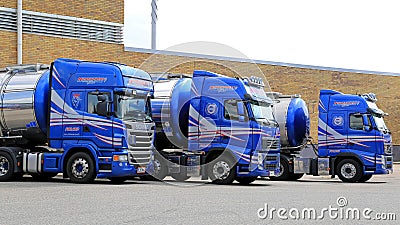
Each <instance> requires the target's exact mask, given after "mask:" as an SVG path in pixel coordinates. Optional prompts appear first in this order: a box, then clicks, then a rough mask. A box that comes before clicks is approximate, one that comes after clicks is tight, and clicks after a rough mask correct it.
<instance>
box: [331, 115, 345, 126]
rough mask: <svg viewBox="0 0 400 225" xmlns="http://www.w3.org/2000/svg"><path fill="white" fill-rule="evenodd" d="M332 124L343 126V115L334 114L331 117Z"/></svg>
mask: <svg viewBox="0 0 400 225" xmlns="http://www.w3.org/2000/svg"><path fill="white" fill-rule="evenodd" d="M332 122H333V125H335V126H343V117H341V116H335V117H333V121H332Z"/></svg>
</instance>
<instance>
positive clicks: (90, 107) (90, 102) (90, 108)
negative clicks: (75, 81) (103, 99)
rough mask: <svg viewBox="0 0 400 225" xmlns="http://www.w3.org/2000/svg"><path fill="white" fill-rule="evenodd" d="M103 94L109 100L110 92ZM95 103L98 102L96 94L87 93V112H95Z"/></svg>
mask: <svg viewBox="0 0 400 225" xmlns="http://www.w3.org/2000/svg"><path fill="white" fill-rule="evenodd" d="M104 94H105V95H106V96H107V100H110V93H104ZM97 103H99V100H98V99H97V95H95V94H91V93H89V94H88V98H87V112H88V113H91V114H97V108H96V107H97Z"/></svg>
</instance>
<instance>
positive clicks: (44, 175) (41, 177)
mask: <svg viewBox="0 0 400 225" xmlns="http://www.w3.org/2000/svg"><path fill="white" fill-rule="evenodd" d="M57 174H58V173H42V174H37V173H32V174H30V175H31V176H32V178H33V179H34V180H37V181H48V180H50V179H51V178H53V177H55V176H57Z"/></svg>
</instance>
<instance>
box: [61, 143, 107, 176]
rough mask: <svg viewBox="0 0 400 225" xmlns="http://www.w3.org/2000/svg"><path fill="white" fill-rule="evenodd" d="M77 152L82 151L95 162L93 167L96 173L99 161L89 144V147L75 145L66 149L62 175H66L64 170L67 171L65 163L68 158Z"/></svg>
mask: <svg viewBox="0 0 400 225" xmlns="http://www.w3.org/2000/svg"><path fill="white" fill-rule="evenodd" d="M78 152H84V153H86V154H88V155H89V156H90V157H91V158H92V159H93V162H94V163H95V167H96V174H97V173H98V172H99V163H98V157H97V156H98V154H97V153H96V151H95V150H94V149H93V148H91V147H90V146H89V147H82V146H76V147H72V148H70V149H69V150H68V151H66V153H65V154H64V156H63V159H62V171H63V174H64V176H66V171H67V170H66V169H67V163H68V160H69V158H70V157H71V156H72V155H73V154H75V153H78Z"/></svg>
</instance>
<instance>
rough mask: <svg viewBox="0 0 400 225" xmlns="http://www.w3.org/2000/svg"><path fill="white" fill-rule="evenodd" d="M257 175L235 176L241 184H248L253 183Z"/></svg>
mask: <svg viewBox="0 0 400 225" xmlns="http://www.w3.org/2000/svg"><path fill="white" fill-rule="evenodd" d="M256 179H257V177H236V179H235V180H236V181H237V182H239V183H240V184H243V185H248V184H251V183H253V182H254V181H255V180H256Z"/></svg>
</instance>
